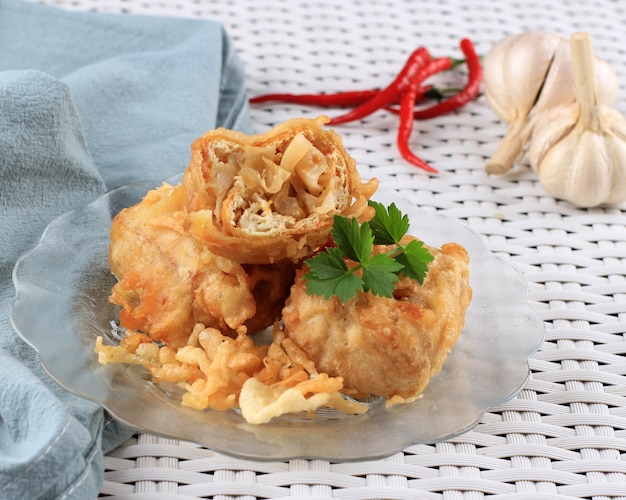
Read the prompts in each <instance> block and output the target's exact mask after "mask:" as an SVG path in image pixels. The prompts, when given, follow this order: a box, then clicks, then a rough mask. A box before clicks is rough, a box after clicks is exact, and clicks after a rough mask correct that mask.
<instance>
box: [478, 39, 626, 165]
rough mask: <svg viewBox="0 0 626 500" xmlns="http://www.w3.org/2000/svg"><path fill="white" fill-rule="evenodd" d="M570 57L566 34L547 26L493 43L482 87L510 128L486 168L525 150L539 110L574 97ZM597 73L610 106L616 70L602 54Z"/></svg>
mask: <svg viewBox="0 0 626 500" xmlns="http://www.w3.org/2000/svg"><path fill="white" fill-rule="evenodd" d="M570 62H571V57H570V49H569V44H568V42H567V40H566V39H564V38H562V37H560V36H559V35H556V34H554V33H549V32H545V31H526V32H523V33H521V34H518V35H511V36H509V37H506V38H504V39H503V40H501V41H499V42H498V43H496V44H495V45H494V46H493V47H492V49H491V50H490V51H489V53H488V54H487V56H486V57H485V61H484V65H483V66H484V90H485V98H486V99H487V102H488V103H489V105H490V106H491V108H492V109H493V110H494V112H495V113H496V114H497V115H498V116H499V117H500V118H502V119H503V120H505V121H507V122H508V123H509V124H510V125H509V129H508V130H507V132H506V135H505V136H504V138H503V139H502V141H501V142H500V144H499V146H498V148H497V149H496V151H495V153H494V154H493V156H492V157H491V159H490V160H489V162H488V163H487V167H486V168H487V171H488V172H489V173H493V174H502V173H504V172H506V171H508V170H509V169H510V168H511V167H512V166H513V163H515V161H516V160H517V159H518V158H519V157H520V156H521V154H522V153H523V149H524V146H525V145H526V143H527V141H528V139H529V137H530V134H531V133H532V129H533V126H534V119H535V117H536V116H537V114H539V113H541V112H543V111H545V110H546V109H548V108H550V107H554V106H556V105H559V104H562V103H568V102H573V101H574V99H575V96H574V86H573V78H572V73H571V64H570ZM596 74H597V81H598V85H599V86H600V90H601V93H600V95H601V96H602V97H601V98H602V102H603V103H605V104H608V105H611V104H613V103H614V102H615V99H616V98H617V92H618V88H619V86H618V80H617V75H616V74H615V72H614V71H613V69H612V68H611V67H610V66H609V65H608V64H607V63H606V62H605V61H602V60H601V59H597V64H596Z"/></svg>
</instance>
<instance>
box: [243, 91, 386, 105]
mask: <svg viewBox="0 0 626 500" xmlns="http://www.w3.org/2000/svg"><path fill="white" fill-rule="evenodd" d="M379 92H380V89H372V90H351V91H346V92H335V93H332V94H264V95H260V96H256V97H252V98H250V103H252V104H258V103H261V102H268V101H280V102H288V103H293V104H312V105H315V106H359V105H360V104H363V103H364V102H367V101H369V100H370V99H372V98H373V97H374V96H376V94H378V93H379Z"/></svg>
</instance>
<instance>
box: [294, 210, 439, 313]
mask: <svg viewBox="0 0 626 500" xmlns="http://www.w3.org/2000/svg"><path fill="white" fill-rule="evenodd" d="M369 205H370V206H372V207H374V210H375V212H376V214H375V215H374V217H373V218H372V219H371V220H370V221H369V222H364V223H362V224H359V222H358V221H357V219H355V218H348V217H342V216H340V215H335V217H334V220H333V227H332V229H331V235H332V237H333V240H334V242H335V245H336V247H327V248H326V249H325V250H324V251H323V252H320V253H318V254H317V255H315V256H314V257H311V258H310V259H308V260H307V261H306V264H307V265H308V266H309V268H310V270H309V271H308V272H307V273H306V274H305V276H304V279H305V287H306V291H307V293H308V294H309V295H321V296H323V297H325V298H327V299H329V298H331V297H333V296H335V295H336V296H337V297H338V298H339V300H340V301H341V303H342V304H345V303H346V301H348V300H350V299H351V298H352V297H354V296H355V295H356V293H357V291H362V292H371V293H373V294H374V295H378V296H381V297H392V296H393V291H394V288H395V284H396V282H397V281H398V280H399V279H400V275H404V276H407V277H409V278H412V279H415V280H417V281H418V283H419V284H420V285H421V284H422V283H423V282H424V278H425V276H426V273H427V272H428V263H429V262H431V261H432V260H433V256H432V255H431V254H430V252H429V251H428V249H427V248H425V247H424V245H423V243H422V242H421V241H418V240H412V241H410V242H409V243H408V244H406V245H404V244H402V243H401V240H402V238H403V237H404V235H405V234H406V233H407V231H408V230H409V218H408V216H407V215H405V214H403V213H402V212H401V211H400V210H399V209H398V207H396V204H395V203H392V204H391V205H390V206H389V207H388V208H386V207H385V206H384V205H383V204H382V203H378V202H375V201H370V202H369ZM374 245H394V248H392V249H391V250H389V251H388V252H386V253H381V254H377V255H372V251H373V248H374ZM345 259H349V260H351V261H354V262H355V263H356V264H355V265H354V266H352V267H348V263H347V262H346V260H345ZM359 271H360V273H359Z"/></svg>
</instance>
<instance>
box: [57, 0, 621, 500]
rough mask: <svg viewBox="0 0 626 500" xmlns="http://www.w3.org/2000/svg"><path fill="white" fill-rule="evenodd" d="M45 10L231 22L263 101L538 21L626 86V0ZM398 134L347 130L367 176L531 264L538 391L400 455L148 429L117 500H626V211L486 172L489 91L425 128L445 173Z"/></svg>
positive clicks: (298, 109)
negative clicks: (250, 451) (353, 456)
mask: <svg viewBox="0 0 626 500" xmlns="http://www.w3.org/2000/svg"><path fill="white" fill-rule="evenodd" d="M45 3H50V4H55V5H59V6H62V7H66V8H72V9H82V10H87V9H90V10H98V11H108V12H127V13H130V14H132V13H148V14H154V15H171V16H187V17H200V18H211V19H217V20H220V21H222V22H223V23H224V25H225V26H226V28H227V30H228V31H229V33H230V35H231V37H232V38H233V40H234V42H235V44H236V46H237V48H238V50H239V52H240V54H241V57H242V59H243V60H244V62H245V65H246V69H247V74H248V86H249V91H250V94H251V95H256V94H261V93H265V92H277V91H285V92H316V91H332V90H344V89H356V88H372V87H376V86H381V85H385V84H386V83H388V82H389V81H390V80H391V78H392V77H393V76H394V75H395V73H396V72H397V71H398V69H399V67H400V66H401V64H402V63H403V62H404V60H405V58H406V57H407V55H408V53H409V52H410V51H411V50H412V49H414V48H416V47H417V46H420V45H425V46H427V47H428V48H429V49H430V50H431V52H432V53H433V54H436V55H458V54H459V53H458V42H459V40H460V38H461V37H464V36H467V37H470V38H472V39H473V40H474V41H475V43H476V45H477V49H478V52H479V53H482V54H484V53H486V51H487V50H488V49H489V48H490V46H491V45H492V44H493V43H494V42H495V41H497V40H499V39H500V38H502V37H503V36H504V35H507V34H511V33H517V32H520V31H522V30H526V29H545V30H550V31H556V32H559V33H561V34H564V35H566V36H567V35H569V34H570V33H572V32H574V31H587V32H590V33H591V34H592V36H593V40H594V49H595V51H596V53H597V55H600V56H601V57H603V58H604V59H606V60H608V61H609V62H610V63H611V64H612V65H613V67H614V69H615V70H616V71H617V73H618V75H619V78H620V81H621V83H622V87H626V49H625V47H626V4H625V3H623V2H622V3H620V2H618V1H617V0H615V1H610V0H604V1H601V0H595V1H582V0H581V1H578V2H576V1H569V2H568V1H566V0H561V1H552V2H549V3H548V2H543V1H541V2H540V1H536V2H533V1H525V2H521V1H519V2H518V1H509V2H507V1H502V0H465V1H460V0H458V1H444V0H439V1H432V2H420V1H411V0H387V1H384V0H377V1H360V0H350V1H344V0H316V1H314V2H313V1H288V0H262V1H256V0H241V1H237V0H231V1H221V2H218V1H211V0H194V1H189V2H185V1H182V0H179V1H176V0H161V1H154V2H149V1H142V0H106V1H100V0H45ZM625 92H626V89H624V88H623V90H622V92H621V94H620V99H619V102H618V104H617V108H618V109H619V110H620V111H621V112H626V102H625V101H624V95H625ZM320 112H321V110H320V109H316V108H311V107H304V106H295V105H285V104H268V105H258V106H255V107H253V108H252V117H253V120H254V123H255V125H256V127H257V129H258V130H259V131H263V130H266V129H267V128H269V127H270V126H272V125H274V124H276V123H279V122H281V121H283V120H285V119H288V118H291V117H294V116H315V115H317V114H318V113H320ZM338 112H339V110H330V111H328V113H329V114H331V115H332V114H338ZM396 126H397V118H396V117H395V116H392V115H389V114H387V113H385V112H380V113H376V114H374V115H372V116H370V117H368V118H367V119H365V120H363V121H362V122H360V123H353V124H349V125H345V126H342V127H340V128H338V131H339V132H340V133H341V134H342V135H343V137H344V141H345V144H346V146H347V148H348V149H349V151H350V152H351V154H352V155H353V156H354V157H355V158H356V160H357V162H358V164H359V168H360V170H361V173H362V175H363V176H364V177H372V176H375V177H378V178H379V179H380V181H381V184H382V185H383V186H385V187H387V188H391V189H394V188H395V189H397V190H398V191H399V192H401V193H402V194H404V195H405V196H407V197H409V198H410V199H411V200H413V201H414V202H415V203H416V204H418V205H419V206H421V207H422V208H424V209H426V210H433V211H438V212H440V213H443V214H445V215H448V216H450V217H453V218H456V219H460V220H462V221H463V222H465V223H467V224H468V225H469V226H471V227H472V228H473V229H474V230H476V231H477V232H478V233H479V234H481V235H482V236H483V238H484V240H485V242H486V244H487V246H488V247H489V249H491V250H492V251H493V252H495V253H497V254H498V255H501V256H502V257H504V258H505V259H509V260H511V261H512V262H514V263H515V264H516V265H517V266H518V267H519V268H520V269H521V270H522V272H523V273H524V276H525V278H526V280H527V282H528V287H529V300H530V302H531V305H532V306H533V307H534V309H535V310H536V311H537V313H538V314H539V315H540V317H541V318H542V319H543V320H544V321H545V323H546V326H547V338H546V342H545V344H544V345H543V347H542V348H541V350H540V351H539V352H537V353H536V354H535V355H534V356H533V357H532V359H531V368H532V377H531V380H530V381H529V383H528V385H527V387H526V388H525V389H524V390H523V391H522V392H521V393H520V394H519V396H518V397H517V398H515V399H513V400H512V401H510V402H508V403H506V404H503V405H501V406H499V407H496V408H493V409H491V410H490V411H489V412H488V413H487V414H486V415H485V416H484V418H483V419H482V421H481V422H480V424H479V425H478V426H477V427H475V428H474V429H473V430H472V431H470V432H468V433H466V434H464V435H462V436H460V437H459V438H456V439H454V440H451V441H447V442H443V443H439V444H433V445H416V446H413V447H410V448H408V449H406V450H404V451H403V452H400V453H397V454H395V455H393V456H391V457H388V458H387V459H384V460H375V461H367V462H357V463H330V462H328V461H323V460H291V461H288V462H276V463H259V462H252V461H243V460H237V459H233V458H229V457H226V456H223V455H219V454H217V453H214V452H212V451H210V450H208V449H205V448H203V447H200V446H197V445H194V444H189V443H184V442H178V441H174V440H169V439H164V438H158V437H155V436H151V435H147V434H140V435H138V436H136V437H135V438H134V439H133V440H131V441H130V442H128V443H126V444H125V445H124V446H121V447H120V448H118V449H117V450H115V451H113V452H112V453H110V454H109V455H108V456H107V457H106V472H105V483H104V485H103V488H102V493H101V494H102V496H103V497H107V496H108V497H109V498H110V499H115V500H121V499H129V500H131V499H132V500H139V499H182V498H189V497H192V498H216V499H235V498H239V499H257V498H304V497H306V498H330V497H332V498H335V497H337V498H348V499H365V498H367V499H370V498H394V499H395V498H397V499H404V498H420V499H445V500H456V499H468V500H469V499H493V500H513V499H516V500H517V499H527V498H529V499H530V498H532V499H542V500H551V499H559V500H562V499H568V498H569V499H571V498H588V499H594V500H607V499H611V500H616V499H626V461H625V454H626V358H625V357H624V356H625V355H626V342H625V337H626V277H625V276H626V226H625V222H626V206H624V205H621V206H619V207H613V208H605V209H577V208H574V207H572V206H570V205H569V204H567V203H563V202H557V201H555V200H554V199H553V198H551V197H550V196H548V195H546V193H545V192H544V191H543V189H542V188H541V187H540V185H539V184H538V182H537V179H536V177H535V175H534V174H533V173H532V172H531V170H530V168H529V167H528V165H527V164H525V163H522V164H521V165H520V166H518V167H516V168H515V169H514V170H513V171H512V172H510V173H508V174H506V175H504V176H501V177H493V176H489V175H487V174H486V173H485V172H484V164H485V161H486V159H487V158H488V157H489V156H490V154H491V153H492V152H493V151H494V149H495V147H496V144H497V142H498V139H499V137H501V136H502V134H503V132H504V130H505V127H504V124H503V123H502V122H501V121H499V120H498V119H497V118H496V117H495V115H494V114H493V113H492V112H491V110H490V109H489V108H488V106H487V104H486V102H485V100H484V99H483V98H479V99H478V100H477V101H476V102H473V103H471V104H470V105H468V106H466V107H465V108H464V109H463V110H461V111H460V112H457V113H454V114H451V115H449V116H444V117H440V118H438V119H436V120H432V121H429V122H420V123H418V124H417V125H416V128H415V132H414V136H413V142H412V143H413V145H414V148H415V149H416V151H417V152H418V154H420V155H421V156H422V157H423V158H424V159H425V160H427V161H428V162H429V163H430V164H432V165H433V166H434V167H436V168H438V169H439V170H440V174H439V175H435V176H429V175H426V174H424V173H423V172H422V171H419V170H417V169H416V168H415V167H412V166H410V165H407V164H406V163H404V162H403V161H402V160H401V159H400V158H399V155H398V153H397V150H396V147H395V131H396ZM503 334H506V332H503Z"/></svg>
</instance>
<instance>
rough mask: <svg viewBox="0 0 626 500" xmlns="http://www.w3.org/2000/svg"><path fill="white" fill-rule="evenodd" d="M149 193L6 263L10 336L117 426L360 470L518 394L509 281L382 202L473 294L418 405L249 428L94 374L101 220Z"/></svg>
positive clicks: (129, 190)
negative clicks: (10, 282) (464, 259)
mask: <svg viewBox="0 0 626 500" xmlns="http://www.w3.org/2000/svg"><path fill="white" fill-rule="evenodd" d="M178 180H179V177H178V178H176V179H173V180H171V182H174V183H175V182H178ZM158 184H160V183H157V182H145V183H138V184H133V185H128V186H124V187H121V188H118V189H115V190H113V191H111V192H109V193H108V194H106V195H104V196H103V197H101V198H100V199H98V200H97V201H95V202H94V203H92V204H90V205H88V206H86V207H84V208H81V209H78V210H74V211H72V212H69V213H66V214H65V215H63V216H61V217H59V218H58V219H56V220H55V221H53V222H52V223H51V224H50V225H49V226H48V228H47V229H46V231H45V232H44V234H43V235H42V237H41V240H40V241H39V243H38V244H37V246H36V247H35V248H33V249H32V250H30V251H29V252H27V253H26V254H24V255H23V256H22V257H21V258H20V259H19V260H18V262H17V263H16V266H15V269H14V274H13V279H14V283H15V287H16V290H17V295H16V299H15V302H14V304H13V310H12V320H13V324H14V326H15V328H16V329H17V331H18V332H19V334H20V335H21V336H22V337H23V338H24V340H25V341H26V342H28V343H29V344H30V345H32V346H33V347H34V348H35V349H36V350H37V352H38V353H39V356H40V358H41V363H42V365H43V366H44V368H45V369H46V371H47V372H48V373H49V374H50V376H51V377H52V378H54V379H55V380H56V381H57V382H58V383H59V384H61V385H62V386H63V387H65V388H67V389H68V390H69V391H71V392H73V393H75V394H77V395H79V396H82V397H85V398H87V399H90V400H93V401H97V402H98V403H100V404H101V405H102V406H103V407H105V408H106V409H107V410H108V411H109V412H110V413H111V414H112V415H114V416H115V417H116V418H117V419H119V420H120V421H122V422H124V423H126V424H128V425H129V426H131V427H133V428H136V429H137V430H139V431H143V432H150V433H154V434H159V435H163V436H169V437H173V438H178V439H182V440H187V441H193V442H197V443H199V444H202V445H204V446H206V447H209V448H211V449H213V450H216V451H218V452H221V453H225V454H229V455H233V456H236V457H241V458H248V459H257V460H286V459H291V458H322V459H328V460H338V461H339V460H341V461H347V460H362V459H372V458H378V457H383V456H387V455H390V454H393V453H395V452H398V451H400V450H402V449H403V448H405V447H407V446H410V445H413V444H418V443H433V442H437V441H442V440H445V439H449V438H452V437H454V436H457V435H459V434H461V433H463V432H465V431H467V430H469V429H471V428H472V427H473V426H474V425H476V424H477V423H478V421H479V420H480V419H481V417H482V415H483V414H484V412H485V411H486V410H487V409H489V408H490V407H492V406H495V405H498V404H500V403H503V402H505V401H507V400H509V399H511V398H512V397H514V396H515V395H516V394H517V393H518V392H519V391H520V390H521V389H522V387H523V386H524V385H525V383H526V381H527V379H528V377H529V373H530V371H529V366H528V357H529V356H530V355H531V354H532V353H533V352H534V351H536V350H537V349H538V348H539V346H540V345H541V343H542V342H543V338H544V333H545V330H544V325H543V322H542V321H541V320H540V319H539V318H538V317H537V316H536V314H535V313H534V312H533V311H532V309H531V308H530V307H529V305H528V304H527V301H526V285H525V282H524V279H523V278H522V276H521V274H520V272H519V271H518V270H516V268H514V267H513V266H512V265H511V264H510V263H508V262H506V261H504V260H503V259H501V258H499V257H497V256H496V255H494V254H492V253H491V252H489V251H488V250H487V249H486V247H485V245H484V244H483V242H482V240H481V238H480V237H479V236H478V235H476V234H475V233H474V232H473V231H471V230H470V229H469V228H467V227H466V226H465V225H463V224H461V223H459V222H456V221H454V220H452V219H449V218H446V217H444V216H441V215H438V214H436V213H428V212H425V211H421V210H419V209H417V208H415V206H414V205H413V204H411V203H410V202H409V201H408V200H406V199H404V198H402V197H400V196H399V195H397V194H396V193H393V192H390V191H385V190H379V192H378V193H377V194H376V196H375V199H377V200H378V201H381V202H383V203H385V204H389V203H391V202H392V201H394V202H396V204H397V205H398V207H399V208H400V209H401V210H402V211H403V212H405V213H407V214H408V215H409V218H410V220H411V221H412V229H411V231H410V232H411V233H413V234H415V235H416V236H418V237H420V238H421V239H423V240H424V241H425V242H426V243H428V244H429V245H433V246H440V245H441V244H443V243H446V242H450V241H454V242H458V243H460V244H462V245H463V246H465V247H466V248H467V250H468V252H469V255H470V259H471V263H470V281H471V285H472V288H473V292H474V293H473V299H472V303H471V305H470V307H469V310H468V312H467V318H466V326H465V328H464V330H463V333H462V334H461V337H460V339H459V341H458V343H457V344H456V345H455V346H454V348H453V349H452V351H451V353H450V355H449V357H448V359H447V361H446V363H445V365H444V367H443V370H442V371H441V373H440V374H439V375H437V376H436V377H435V378H433V380H432V381H431V383H430V385H429V386H428V388H427V389H426V391H425V392H424V395H423V397H422V398H421V399H419V400H417V401H416V402H414V403H411V404H407V405H399V406H395V407H392V408H390V409H386V408H385V406H384V404H374V405H372V408H371V410H370V411H369V412H368V413H367V414H365V415H360V416H340V415H337V414H336V412H318V413H317V414H316V415H315V416H314V417H313V418H310V417H306V418H305V417H303V416H298V415H287V416H283V417H280V418H278V419H274V420H273V421H272V422H270V423H268V424H263V425H250V424H247V423H246V422H245V421H244V420H243V418H242V417H241V415H240V414H239V413H238V412H237V411H234V410H233V411H227V412H217V411H198V410H192V409H189V408H185V407H183V406H181V405H180V404H179V399H178V394H177V391H176V390H171V388H168V387H165V386H159V385H157V384H155V383H153V382H151V381H150V379H149V377H148V376H147V374H146V372H145V371H144V370H143V368H141V367H138V366H127V365H105V366H102V365H100V364H98V362H97V359H96V355H95V354H94V353H93V347H94V343H95V339H96V337H97V336H99V335H106V336H108V337H111V334H112V333H111V332H112V326H111V323H112V321H114V320H115V319H116V312H117V310H116V307H115V306H114V305H112V304H110V303H109V301H108V295H109V292H110V289H111V287H112V285H113V284H114V283H115V278H114V277H113V276H112V275H111V273H110V271H109V267H108V262H107V249H108V244H109V227H110V224H111V219H112V217H114V216H115V214H117V213H118V212H119V211H120V210H121V209H122V208H124V207H127V206H130V205H133V204H135V203H137V202H139V201H140V200H141V199H142V198H143V196H144V195H145V193H146V192H147V191H148V190H149V189H152V188H153V187H155V186H156V185H158Z"/></svg>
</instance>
